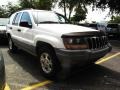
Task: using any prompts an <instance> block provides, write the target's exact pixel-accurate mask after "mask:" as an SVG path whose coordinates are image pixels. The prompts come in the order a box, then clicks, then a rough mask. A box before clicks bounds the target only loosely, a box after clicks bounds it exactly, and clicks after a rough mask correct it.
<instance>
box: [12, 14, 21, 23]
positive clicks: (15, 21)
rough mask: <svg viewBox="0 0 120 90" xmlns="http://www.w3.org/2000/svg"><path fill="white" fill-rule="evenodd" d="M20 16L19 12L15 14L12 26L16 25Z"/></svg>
mask: <svg viewBox="0 0 120 90" xmlns="http://www.w3.org/2000/svg"><path fill="white" fill-rule="evenodd" d="M20 16H21V12H20V13H17V14H16V15H15V17H14V19H13V22H12V24H13V25H18V22H19V19H20Z"/></svg>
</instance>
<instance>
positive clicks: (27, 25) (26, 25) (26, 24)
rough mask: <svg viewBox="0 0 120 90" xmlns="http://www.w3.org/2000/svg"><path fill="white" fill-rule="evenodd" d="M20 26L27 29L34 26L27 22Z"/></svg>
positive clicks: (21, 23)
mask: <svg viewBox="0 0 120 90" xmlns="http://www.w3.org/2000/svg"><path fill="white" fill-rule="evenodd" d="M20 26H22V27H27V28H32V25H30V24H29V23H28V22H27V21H22V22H20Z"/></svg>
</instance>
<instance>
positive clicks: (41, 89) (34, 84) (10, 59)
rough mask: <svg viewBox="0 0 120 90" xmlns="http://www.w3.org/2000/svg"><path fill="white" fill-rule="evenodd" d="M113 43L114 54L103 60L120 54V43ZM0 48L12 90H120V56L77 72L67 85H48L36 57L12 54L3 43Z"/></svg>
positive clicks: (58, 83)
mask: <svg viewBox="0 0 120 90" xmlns="http://www.w3.org/2000/svg"><path fill="white" fill-rule="evenodd" d="M110 42H111V44H112V45H113V50H112V51H111V52H110V53H109V54H108V55H106V56H105V57H104V58H108V57H110V56H112V55H115V54H116V53H119V52H120V41H116V40H112V41H110ZM0 48H1V50H2V53H3V57H4V60H5V68H6V83H7V84H8V86H9V88H10V89H11V90H28V89H27V87H29V88H33V89H34V90H120V55H117V56H115V57H113V58H111V59H109V60H107V61H104V62H102V63H100V64H95V65H93V66H91V67H88V68H85V69H84V70H81V69H80V68H77V69H75V70H74V71H73V72H71V76H70V77H69V78H68V79H66V80H64V81H60V82H59V81H58V82H54V81H50V82H49V80H48V79H46V78H44V77H42V75H41V73H40V71H39V66H38V61H37V59H36V57H34V56H32V55H30V54H28V53H26V52H24V51H22V50H20V51H19V52H18V53H16V54H11V53H10V52H9V50H8V46H7V43H4V41H1V43H0ZM75 71H77V72H75ZM45 81H48V83H46V84H45ZM25 88H26V89H25Z"/></svg>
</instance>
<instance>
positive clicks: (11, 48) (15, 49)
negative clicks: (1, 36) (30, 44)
mask: <svg viewBox="0 0 120 90" xmlns="http://www.w3.org/2000/svg"><path fill="white" fill-rule="evenodd" d="M17 50H18V48H17V46H15V45H14V43H13V41H12V38H11V37H10V38H9V51H10V52H12V53H15V52H17Z"/></svg>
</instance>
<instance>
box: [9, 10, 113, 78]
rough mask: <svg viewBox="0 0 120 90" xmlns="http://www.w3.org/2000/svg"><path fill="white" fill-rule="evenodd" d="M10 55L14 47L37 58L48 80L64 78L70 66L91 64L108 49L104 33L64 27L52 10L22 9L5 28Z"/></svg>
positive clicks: (59, 16)
mask: <svg viewBox="0 0 120 90" xmlns="http://www.w3.org/2000/svg"><path fill="white" fill-rule="evenodd" d="M7 35H8V38H9V50H10V52H16V51H17V49H18V48H20V49H23V50H25V51H27V52H28V53H30V54H32V55H34V56H37V57H38V60H39V63H40V71H41V72H42V74H43V75H44V76H46V77H48V78H55V77H56V76H60V77H62V76H63V74H64V75H67V74H68V73H69V71H70V70H71V68H72V67H73V66H76V65H78V66H79V67H83V66H85V65H88V64H93V63H94V62H95V61H97V60H98V59H100V58H102V57H103V56H105V55H106V54H107V53H109V52H110V51H111V49H112V47H111V45H110V43H109V42H108V40H107V37H106V35H105V33H104V32H102V31H98V30H95V29H91V28H87V27H82V26H78V25H72V24H68V21H67V20H66V19H65V18H64V17H62V16H61V15H59V14H56V13H55V12H53V11H44V10H34V9H33V10H22V11H19V12H16V13H14V14H13V15H12V16H11V17H10V22H9V24H8V25H7Z"/></svg>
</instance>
